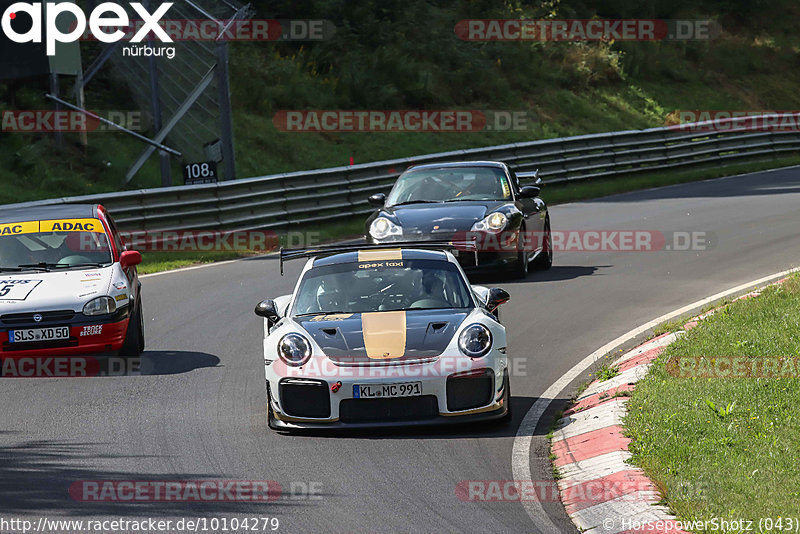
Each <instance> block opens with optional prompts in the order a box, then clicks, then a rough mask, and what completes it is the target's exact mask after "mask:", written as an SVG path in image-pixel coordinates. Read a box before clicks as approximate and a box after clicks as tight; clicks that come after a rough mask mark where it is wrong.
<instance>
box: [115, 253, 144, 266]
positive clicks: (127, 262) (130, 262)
mask: <svg viewBox="0 0 800 534" xmlns="http://www.w3.org/2000/svg"><path fill="white" fill-rule="evenodd" d="M140 263H142V254H141V253H140V252H137V251H136V250H126V251H125V252H123V253H122V254H121V255H120V257H119V264H120V265H121V266H122V268H123V269H127V268H128V267H133V266H134V265H139V264H140Z"/></svg>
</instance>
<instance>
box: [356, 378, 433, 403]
mask: <svg viewBox="0 0 800 534" xmlns="http://www.w3.org/2000/svg"><path fill="white" fill-rule="evenodd" d="M418 395H422V382H402V383H397V384H367V385H362V384H354V385H353V398H354V399H377V398H381V399H387V398H388V399H391V398H393V397H416V396H418Z"/></svg>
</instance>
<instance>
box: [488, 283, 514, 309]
mask: <svg viewBox="0 0 800 534" xmlns="http://www.w3.org/2000/svg"><path fill="white" fill-rule="evenodd" d="M509 299H511V295H509V294H508V291H506V290H505V289H500V288H499V287H493V288H492V289H490V290H489V295H488V297H487V298H486V307H487V308H488V309H489V311H494V310H496V309H497V308H498V306H500V305H501V304H505V303H506V302H508V301H509Z"/></svg>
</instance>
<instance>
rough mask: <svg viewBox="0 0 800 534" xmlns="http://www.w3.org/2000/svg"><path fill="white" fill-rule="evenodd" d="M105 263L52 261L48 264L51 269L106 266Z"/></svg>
mask: <svg viewBox="0 0 800 534" xmlns="http://www.w3.org/2000/svg"><path fill="white" fill-rule="evenodd" d="M108 265H109V264H107V263H98V262H88V263H52V264H50V265H48V267H51V268H53V269H66V268H68V267H107V266H108Z"/></svg>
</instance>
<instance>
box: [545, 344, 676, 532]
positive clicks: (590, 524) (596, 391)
mask: <svg viewBox="0 0 800 534" xmlns="http://www.w3.org/2000/svg"><path fill="white" fill-rule="evenodd" d="M676 338H677V334H664V335H662V336H659V337H657V338H655V339H652V340H650V341H648V342H647V343H645V344H643V345H640V346H639V347H636V348H635V349H633V350H631V351H629V352H627V353H626V354H625V355H623V356H622V357H620V358H618V359H617V360H616V361H614V362H613V364H612V366H613V367H616V368H618V369H619V371H620V373H619V374H618V375H617V376H615V377H613V378H611V379H608V380H605V381H602V382H601V381H594V382H592V383H591V384H590V385H589V387H587V388H586V390H585V391H584V392H583V393H581V394H580V395H579V396H578V397H577V398H576V399H575V402H574V403H573V404H572V405H571V406H570V408H569V409H568V410H567V411H566V412H564V417H563V418H561V419H560V420H559V421H558V423H557V425H556V430H555V431H554V432H553V439H552V452H553V454H554V456H555V460H554V461H553V463H554V465H555V466H556V468H557V469H558V472H559V474H560V475H561V478H560V479H559V480H558V488H559V491H560V493H561V500H562V502H563V503H564V507H565V508H566V511H567V514H568V515H569V516H570V518H572V521H573V522H574V523H575V525H576V526H577V527H578V528H579V529H580V530H582V531H586V532H593V533H594V532H597V533H600V532H603V533H607V534H616V533H620V532H635V531H647V532H671V533H678V532H680V531H677V530H675V529H674V527H673V525H672V523H674V521H675V518H674V517H673V516H671V515H670V514H669V512H668V510H667V509H666V507H664V506H660V505H657V504H656V503H657V502H658V501H659V500H660V499H661V497H660V495H659V493H658V490H657V488H656V486H655V485H654V484H653V483H652V482H651V481H650V479H649V478H647V476H645V474H644V472H643V471H642V470H641V469H639V468H636V467H634V466H632V465H630V464H628V463H626V460H628V458H630V457H631V453H630V452H628V443H630V439H628V438H626V437H625V436H624V435H623V434H622V432H623V427H622V420H623V418H624V417H625V413H626V409H625V404H626V403H627V395H628V394H629V392H630V391H631V390H632V389H633V388H634V385H635V384H636V382H637V381H638V380H640V379H641V378H643V377H644V376H645V374H647V370H648V369H649V368H650V365H652V362H653V360H655V359H656V357H658V355H659V354H661V352H662V351H663V350H664V347H666V346H667V345H669V344H670V343H672V341H674V340H675V339H676Z"/></svg>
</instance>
